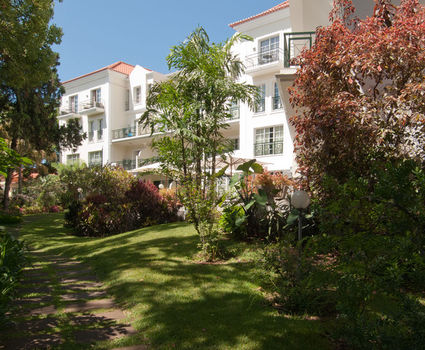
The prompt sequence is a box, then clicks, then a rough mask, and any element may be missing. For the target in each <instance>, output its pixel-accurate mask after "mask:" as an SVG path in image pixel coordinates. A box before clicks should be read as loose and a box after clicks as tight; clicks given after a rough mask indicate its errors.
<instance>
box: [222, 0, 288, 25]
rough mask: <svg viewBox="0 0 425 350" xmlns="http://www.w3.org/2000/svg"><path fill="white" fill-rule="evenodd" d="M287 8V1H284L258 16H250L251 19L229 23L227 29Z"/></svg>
mask: <svg viewBox="0 0 425 350" xmlns="http://www.w3.org/2000/svg"><path fill="white" fill-rule="evenodd" d="M287 7H289V0H286V1H284V2H282V3H280V4H279V5H276V6H274V7H272V8H271V9H268V10H266V11H264V12H261V13H259V14H258V15H255V16H251V17H248V18H245V19H242V20H240V21H237V22H234V23H230V24H229V27H232V28H235V27H236V26H238V25H239V24H242V23H245V22H249V21H252V20H254V19H257V18H259V17H263V16H267V15H269V14H271V13H273V12H277V11H280V10H283V9H286V8H287Z"/></svg>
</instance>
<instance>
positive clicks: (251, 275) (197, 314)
mask: <svg viewBox="0 0 425 350" xmlns="http://www.w3.org/2000/svg"><path fill="white" fill-rule="evenodd" d="M70 233H71V231H70V230H69V229H67V228H64V227H63V215H62V214H43V215H35V216H28V217H25V219H24V223H23V225H22V230H21V238H23V239H24V240H26V241H27V243H29V244H31V245H32V246H33V247H34V248H36V249H41V250H43V251H44V252H46V253H48V254H58V255H64V256H68V257H73V258H77V259H80V260H82V261H84V262H86V263H87V264H89V265H91V266H92V267H93V269H94V271H95V272H96V274H97V276H98V277H99V279H100V280H102V281H103V282H104V283H105V284H106V286H107V288H108V291H109V292H110V293H111V295H113V296H114V297H115V299H116V301H117V302H118V303H119V305H120V306H121V307H122V308H123V309H125V310H126V311H127V312H129V313H130V316H131V319H132V320H133V321H132V325H133V326H134V327H135V328H136V329H137V330H138V331H139V332H141V334H142V335H144V336H145V338H146V339H147V343H148V344H151V348H152V349H214V350H218V349H232V350H233V349H244V350H250V349H267V350H273V349H319V350H320V349H329V348H331V346H330V344H329V343H328V341H327V339H326V338H325V337H324V335H323V334H324V329H323V324H321V323H320V321H316V320H307V319H300V318H295V317H294V318H288V317H283V316H280V315H279V314H278V313H277V311H275V310H273V309H272V308H271V307H270V306H269V305H267V302H266V301H265V300H264V298H263V296H262V294H261V291H259V282H258V280H256V277H255V276H256V273H255V272H256V266H255V264H254V263H252V262H249V260H247V259H244V256H243V253H241V254H242V256H238V257H235V258H233V259H231V260H229V261H227V262H226V264H217V265H211V264H199V263H195V262H193V261H191V260H190V257H191V256H193V254H195V253H196V252H197V243H198V237H197V235H196V233H195V231H194V229H193V227H192V226H191V225H189V224H186V223H174V224H165V225H159V226H154V227H148V228H144V229H140V230H135V231H131V232H126V233H123V234H119V235H116V236H112V237H107V238H82V237H75V236H72V235H70ZM257 273H258V271H257ZM257 276H258V275H257Z"/></svg>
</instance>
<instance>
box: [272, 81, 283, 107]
mask: <svg viewBox="0 0 425 350" xmlns="http://www.w3.org/2000/svg"><path fill="white" fill-rule="evenodd" d="M281 108H282V99H281V98H280V95H279V87H278V85H277V83H274V95H273V109H281Z"/></svg>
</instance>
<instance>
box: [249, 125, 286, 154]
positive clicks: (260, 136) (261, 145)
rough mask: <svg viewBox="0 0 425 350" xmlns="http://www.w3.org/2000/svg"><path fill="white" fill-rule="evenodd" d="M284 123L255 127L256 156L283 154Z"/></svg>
mask: <svg viewBox="0 0 425 350" xmlns="http://www.w3.org/2000/svg"><path fill="white" fill-rule="evenodd" d="M283 133H284V128H283V125H274V126H268V127H264V128H257V129H255V133H254V156H255V157H258V156H269V155H281V154H283V141H284V139H283Z"/></svg>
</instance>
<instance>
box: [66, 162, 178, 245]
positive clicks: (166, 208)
mask: <svg viewBox="0 0 425 350" xmlns="http://www.w3.org/2000/svg"><path fill="white" fill-rule="evenodd" d="M75 171H76V172H77V173H78V176H77V177H79V178H80V179H83V178H85V179H86V183H85V184H84V186H85V187H84V188H83V187H76V184H75V178H74V177H72V176H71V174H72V172H70V171H68V170H67V171H66V177H64V179H65V180H66V181H68V183H67V188H68V190H67V192H66V196H65V197H66V202H67V211H66V212H65V222H66V225H67V226H70V227H73V228H74V229H75V233H76V234H78V235H83V236H93V237H103V236H107V235H112V234H117V233H121V232H125V231H129V230H132V229H136V228H140V227H144V226H149V225H155V224H159V223H166V222H172V221H176V220H177V219H178V217H177V210H178V208H179V206H178V203H177V202H176V200H175V199H174V198H173V197H172V196H170V195H168V196H167V197H165V198H164V197H162V196H161V195H160V194H159V192H158V188H156V187H155V186H154V185H153V184H152V183H147V182H144V181H142V180H139V179H136V178H134V177H133V176H131V175H130V174H129V173H128V172H126V171H125V170H123V169H121V168H115V167H94V168H84V167H83V168H77V169H76V170H75ZM87 182H89V183H90V186H89V187H88V186H87Z"/></svg>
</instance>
